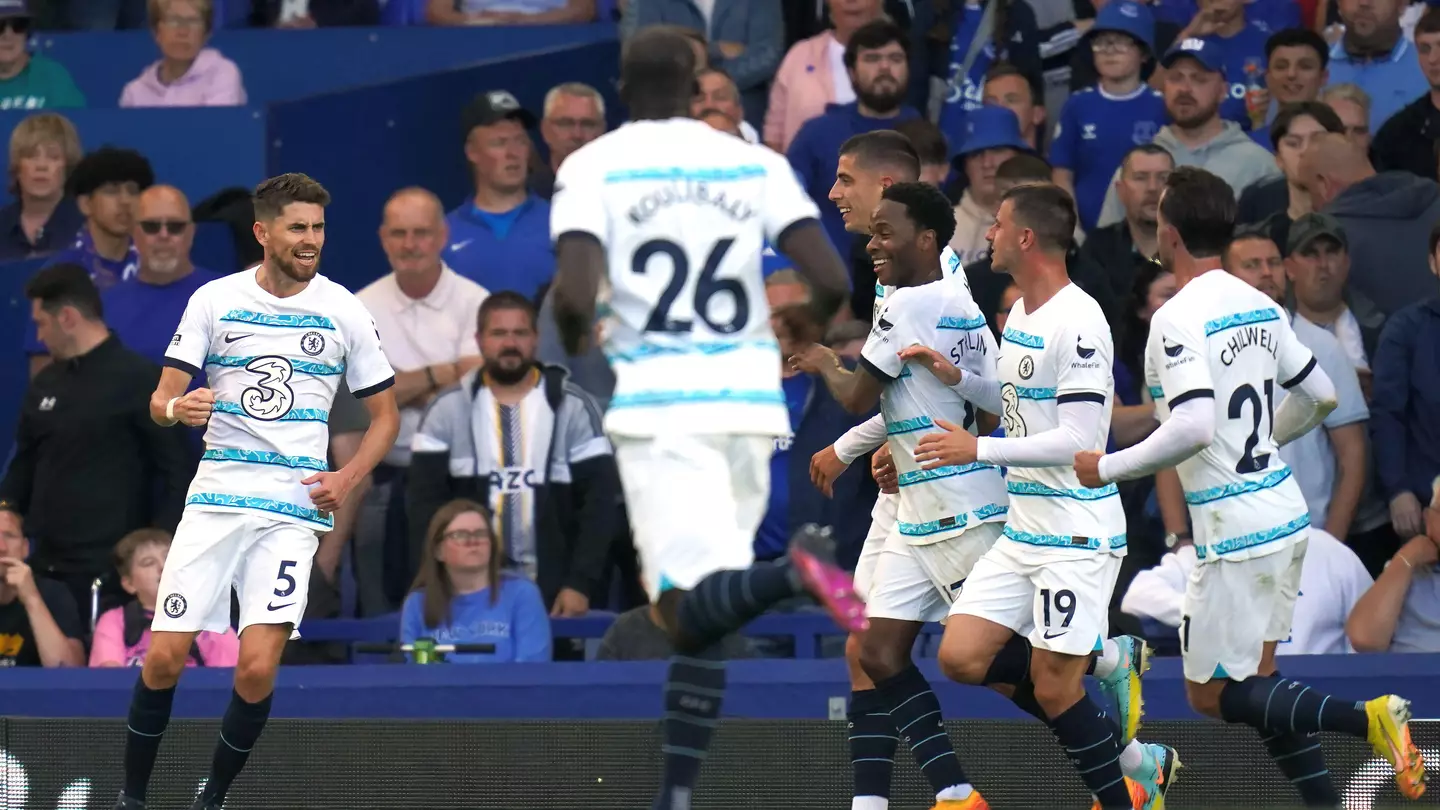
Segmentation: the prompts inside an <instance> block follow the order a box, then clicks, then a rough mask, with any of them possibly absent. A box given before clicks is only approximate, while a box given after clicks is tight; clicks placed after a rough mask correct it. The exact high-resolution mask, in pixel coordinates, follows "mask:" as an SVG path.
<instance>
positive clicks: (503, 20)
mask: <svg viewBox="0 0 1440 810" xmlns="http://www.w3.org/2000/svg"><path fill="white" fill-rule="evenodd" d="M425 18H426V20H427V21H428V22H429V23H430V24H431V25H573V24H576V23H588V22H594V20H595V0H458V2H457V0H430V2H429V3H428V4H427V5H426V6H425Z"/></svg>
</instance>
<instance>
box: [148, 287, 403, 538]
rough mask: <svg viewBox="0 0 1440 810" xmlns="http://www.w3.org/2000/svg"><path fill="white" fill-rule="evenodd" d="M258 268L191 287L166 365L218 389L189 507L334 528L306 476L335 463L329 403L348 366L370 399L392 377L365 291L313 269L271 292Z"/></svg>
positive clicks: (354, 383)
mask: <svg viewBox="0 0 1440 810" xmlns="http://www.w3.org/2000/svg"><path fill="white" fill-rule="evenodd" d="M256 272H257V271H256V268H250V269H249V270H242V271H241V272H239V273H235V274H233V275H229V276H226V277H224V278H221V279H217V280H215V281H212V282H210V283H209V284H206V285H205V286H203V287H201V288H200V289H198V290H196V291H195V294H194V295H192V296H190V302H189V303H188V304H187V305H186V306H185V314H184V316H182V318H181V320H180V326H179V328H178V329H177V330H176V332H175V337H174V338H172V339H171V341H170V346H169V348H168V349H166V350H165V365H167V366H170V367H172V368H177V369H180V370H181V371H184V372H186V373H187V374H190V375H191V376H192V377H197V378H198V377H199V376H200V374H201V372H202V371H203V372H204V374H205V377H206V381H207V387H208V388H210V390H211V391H212V392H213V393H214V395H215V410H214V412H213V413H212V414H211V415H210V424H209V426H208V427H207V428H206V429H205V454H204V456H202V457H201V461H200V467H199V469H198V470H197V471H196V473H195V479H194V481H192V482H191V484H190V492H189V495H188V496H187V497H186V499H185V508H186V509H196V510H200V511H207V512H235V511H239V512H250V513H254V514H260V515H264V516H266V517H270V518H274V519H276V520H281V521H286V522H289V523H299V524H302V525H306V526H310V527H313V528H315V529H316V530H317V531H328V530H329V529H330V528H332V527H333V525H334V517H333V516H331V515H322V514H320V513H319V512H318V511H317V510H316V509H315V504H314V503H313V502H312V501H311V500H310V494H309V488H308V487H306V486H304V485H302V484H301V483H300V481H302V480H303V479H305V478H308V477H309V476H311V475H313V474H315V473H316V472H324V471H326V470H328V469H330V468H329V466H328V464H327V462H326V458H327V456H328V453H329V444H330V429H329V425H328V420H329V418H330V406H331V404H332V403H333V402H334V401H335V391H336V389H337V388H338V387H339V385H340V375H342V374H343V375H345V381H346V382H347V383H349V385H350V390H351V391H353V392H355V395H356V396H359V397H365V396H368V395H370V394H373V393H377V392H379V391H383V390H384V389H386V388H388V387H389V386H390V385H392V384H393V383H394V381H395V372H394V371H393V370H392V369H391V368H390V364H389V362H387V361H386V359H385V355H384V353H383V352H382V351H381V349H380V336H379V335H378V334H377V333H376V331H375V322H374V321H373V320H371V318H370V313H369V312H368V311H367V310H366V309H365V306H364V305H363V304H361V303H360V300H359V299H358V298H356V297H355V296H354V295H351V294H350V291H349V290H346V289H345V288H344V287H341V286H340V285H339V284H336V283H335V282H333V281H331V280H330V279H327V278H325V277H324V276H321V275H316V276H315V278H313V279H311V280H310V283H309V284H308V285H307V286H306V287H305V289H303V290H301V291H300V292H299V293H297V294H295V295H292V296H290V297H289V298H276V297H275V296H273V295H271V294H270V293H268V292H266V291H265V290H264V289H262V288H261V287H260V285H259V283H257V282H256V280H255V274H256Z"/></svg>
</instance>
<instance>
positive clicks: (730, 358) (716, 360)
mask: <svg viewBox="0 0 1440 810" xmlns="http://www.w3.org/2000/svg"><path fill="white" fill-rule="evenodd" d="M819 215H820V212H819V209H817V208H816V207H815V203H813V202H811V200H810V198H809V196H808V195H806V193H805V190H804V189H803V188H801V186H800V182H799V181H798V180H797V179H796V177H795V172H794V170H793V169H791V168H790V164H789V163H788V162H786V160H785V157H784V156H783V155H780V154H778V153H776V152H773V151H771V150H770V149H767V148H765V147H763V146H756V145H754V144H750V143H746V142H745V141H743V140H741V139H739V138H736V137H733V136H731V135H726V134H724V133H721V132H717V131H715V130H714V129H711V128H710V127H709V126H708V125H706V124H705V123H703V122H701V121H695V120H693V119H689V118H672V119H669V120H663V121H633V122H631V123H628V124H625V125H623V126H621V127H620V128H618V129H616V130H614V131H612V132H609V133H607V134H605V135H602V136H600V137H599V138H597V139H595V140H594V141H592V142H590V143H588V144H586V145H585V146H583V147H581V148H580V149H579V150H577V151H576V152H575V153H574V154H572V155H570V157H568V158H566V160H565V163H564V164H563V165H562V166H561V167H560V171H559V173H558V174H557V176H556V179H555V196H554V199H553V200H552V201H551V214H550V231H551V237H552V238H553V239H557V240H558V239H559V238H560V237H561V236H563V235H565V234H567V233H582V234H589V235H591V236H594V237H595V238H596V239H598V240H599V241H600V244H601V245H603V246H604V247H605V252H606V255H607V258H608V259H609V271H608V274H607V279H606V281H607V282H608V284H605V285H602V293H601V295H602V301H601V307H600V311H601V312H602V313H604V314H605V316H606V317H605V322H604V326H603V329H604V344H605V352H606V355H607V356H608V357H609V358H610V362H611V364H612V365H613V366H614V369H615V395H614V397H612V398H611V400H610V408H609V410H608V411H607V413H606V415H605V428H606V430H607V431H609V432H610V433H613V434H619V435H628V436H654V435H657V434H659V433H664V432H667V431H681V432H686V433H728V434H753V435H766V436H785V435H789V433H790V418H789V415H788V413H787V411H786V408H785V397H784V394H783V392H782V390H781V387H780V347H779V344H778V343H776V341H775V335H774V333H773V332H772V331H771V330H770V308H769V306H768V304H767V303H766V299H765V283H764V280H763V278H762V276H761V266H760V256H761V251H762V250H763V249H764V247H765V243H766V241H767V240H768V241H769V242H770V243H772V244H775V245H777V246H778V245H779V244H780V241H781V239H780V236H781V234H783V233H784V232H785V230H786V229H788V228H789V227H791V226H792V225H795V224H797V223H800V222H803V221H805V220H811V219H817V218H818V217H819Z"/></svg>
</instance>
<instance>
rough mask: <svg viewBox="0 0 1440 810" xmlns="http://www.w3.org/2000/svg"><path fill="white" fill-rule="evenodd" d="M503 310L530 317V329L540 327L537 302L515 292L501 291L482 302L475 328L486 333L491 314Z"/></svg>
mask: <svg viewBox="0 0 1440 810" xmlns="http://www.w3.org/2000/svg"><path fill="white" fill-rule="evenodd" d="M502 309H518V310H520V311H521V312H524V313H525V314H526V315H528V316H530V327H531V328H532V329H533V328H536V327H538V325H539V320H540V315H539V311H538V310H536V309H535V302H534V301H531V300H530V299H529V298H526V297H525V296H523V295H521V294H520V293H518V292H515V291H513V290H501V291H500V292H493V293H490V294H489V295H487V296H485V300H484V301H481V302H480V311H479V312H478V313H476V315H475V327H476V328H477V329H478V330H479V331H481V332H484V331H485V322H486V321H488V320H489V319H490V314H491V313H493V312H499V311H500V310H502Z"/></svg>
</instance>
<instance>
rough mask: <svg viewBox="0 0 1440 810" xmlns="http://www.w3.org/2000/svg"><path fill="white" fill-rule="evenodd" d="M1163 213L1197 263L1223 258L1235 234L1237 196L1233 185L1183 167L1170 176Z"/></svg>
mask: <svg viewBox="0 0 1440 810" xmlns="http://www.w3.org/2000/svg"><path fill="white" fill-rule="evenodd" d="M1160 213H1161V215H1162V216H1164V217H1165V222H1166V224H1168V225H1169V226H1170V227H1172V228H1174V229H1175V232H1176V233H1178V234H1180V241H1181V243H1183V244H1184V245H1185V249H1186V250H1187V251H1189V252H1190V255H1191V256H1194V257H1195V258H1197V259H1203V258H1210V257H1215V256H1221V255H1223V254H1224V252H1225V248H1227V247H1229V245H1230V240H1231V237H1233V236H1234V234H1235V217H1236V215H1237V206H1236V204H1235V192H1234V191H1233V190H1232V189H1231V188H1230V184H1229V183H1227V182H1225V181H1224V180H1221V179H1220V178H1219V177H1217V176H1215V175H1213V174H1211V173H1210V172H1207V171H1205V170H1204V169H1202V168H1199V167H1198V166H1179V167H1177V168H1176V169H1175V170H1174V171H1172V172H1170V176H1169V177H1168V178H1166V180H1165V194H1164V196H1162V197H1161V198H1160Z"/></svg>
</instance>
